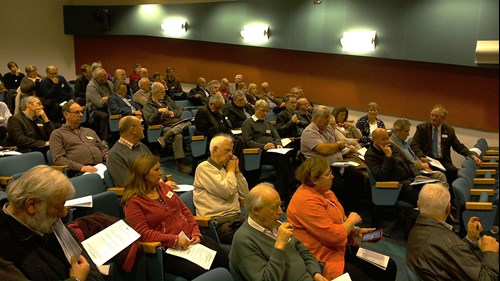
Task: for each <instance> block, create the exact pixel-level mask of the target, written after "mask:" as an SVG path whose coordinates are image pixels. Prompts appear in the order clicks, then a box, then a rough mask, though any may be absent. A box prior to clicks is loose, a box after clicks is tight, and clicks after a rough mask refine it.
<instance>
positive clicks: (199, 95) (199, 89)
mask: <svg viewBox="0 0 500 281" xmlns="http://www.w3.org/2000/svg"><path fill="white" fill-rule="evenodd" d="M206 86H207V81H206V80H205V78H203V77H198V79H196V87H194V88H192V89H191V91H189V94H188V96H187V99H188V100H189V101H191V103H192V104H193V105H196V106H200V105H205V104H207V102H208V97H210V92H209V91H208V90H207V89H205V87H206Z"/></svg>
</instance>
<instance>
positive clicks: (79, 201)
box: [64, 195, 93, 208]
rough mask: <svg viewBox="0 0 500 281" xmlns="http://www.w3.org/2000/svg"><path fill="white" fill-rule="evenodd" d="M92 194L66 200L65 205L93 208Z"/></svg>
mask: <svg viewBox="0 0 500 281" xmlns="http://www.w3.org/2000/svg"><path fill="white" fill-rule="evenodd" d="M92 202H93V201H92V195H88V196H85V197H80V198H75V199H71V200H68V201H66V203H64V206H65V207H87V208H92Z"/></svg>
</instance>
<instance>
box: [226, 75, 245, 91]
mask: <svg viewBox="0 0 500 281" xmlns="http://www.w3.org/2000/svg"><path fill="white" fill-rule="evenodd" d="M244 80H245V79H243V75H241V74H236V76H234V83H229V84H228V91H229V95H230V96H234V94H235V93H236V91H237V90H238V89H237V86H238V84H240V83H241V82H243V81H244Z"/></svg>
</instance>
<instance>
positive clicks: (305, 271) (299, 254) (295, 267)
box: [229, 183, 327, 281]
mask: <svg viewBox="0 0 500 281" xmlns="http://www.w3.org/2000/svg"><path fill="white" fill-rule="evenodd" d="M280 205H281V202H280V197H279V195H278V193H277V192H276V191H275V190H274V188H273V187H272V185H270V184H267V183H261V184H259V185H257V186H256V187H254V188H252V190H250V192H249V193H248V196H247V200H246V201H245V208H246V209H247V211H248V214H249V217H248V220H247V221H245V222H244V223H243V225H242V226H241V227H240V228H239V229H238V230H237V231H236V234H235V235H234V239H233V243H232V245H231V252H230V253H229V261H230V262H231V264H232V265H233V267H234V268H235V270H236V271H237V272H238V273H239V274H240V275H242V277H243V279H245V280H268V281H278V280H315V281H320V280H322V281H326V280H327V279H326V278H325V277H324V276H323V275H321V269H320V267H319V264H318V262H317V261H316V258H315V257H314V255H313V254H312V253H311V252H310V251H309V250H308V249H307V248H306V247H305V246H304V244H302V243H301V242H300V241H299V240H297V239H296V238H295V237H294V236H293V235H292V234H293V227H292V226H291V225H290V224H289V223H288V222H284V223H282V224H281V226H280V223H278V222H277V220H279V219H280V217H281V214H282V213H283V211H282V210H281V207H280Z"/></svg>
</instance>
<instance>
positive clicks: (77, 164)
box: [49, 100, 108, 176]
mask: <svg viewBox="0 0 500 281" xmlns="http://www.w3.org/2000/svg"><path fill="white" fill-rule="evenodd" d="M62 111H63V115H64V118H65V119H66V124H64V125H62V126H61V127H60V128H58V129H56V130H54V131H53V132H52V134H50V139H49V143H50V150H51V154H52V159H53V160H54V164H55V165H66V166H68V167H69V168H70V170H71V171H69V172H68V176H75V175H79V174H83V173H85V172H91V173H94V172H97V169H96V168H95V167H94V165H97V164H100V163H103V162H105V161H106V158H107V157H108V147H107V146H106V145H104V144H103V143H102V142H101V140H100V139H99V137H98V136H97V134H96V132H95V131H94V130H92V129H89V128H85V127H81V126H80V124H81V122H82V116H83V108H82V107H81V106H80V105H79V104H78V103H76V102H75V101H72V100H70V101H69V102H67V103H66V104H64V106H63V107H62Z"/></svg>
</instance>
